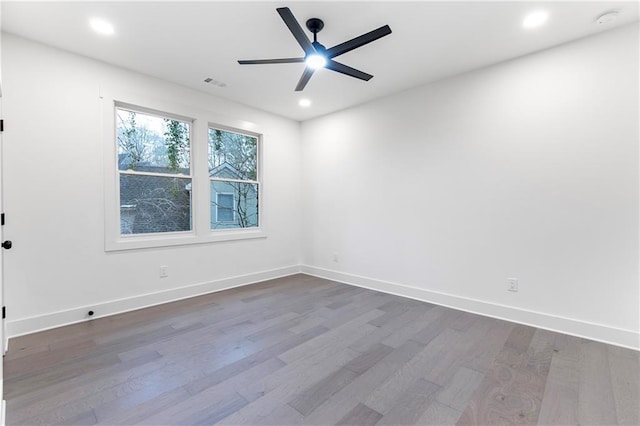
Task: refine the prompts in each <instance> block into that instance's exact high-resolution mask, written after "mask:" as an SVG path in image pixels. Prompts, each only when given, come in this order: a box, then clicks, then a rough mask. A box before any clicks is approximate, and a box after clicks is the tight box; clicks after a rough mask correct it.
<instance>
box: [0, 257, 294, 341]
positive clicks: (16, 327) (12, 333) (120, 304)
mask: <svg viewBox="0 0 640 426" xmlns="http://www.w3.org/2000/svg"><path fill="white" fill-rule="evenodd" d="M299 272H300V266H299V265H295V266H288V267H284V268H278V269H272V270H268V271H261V272H256V273H252V274H247V275H239V276H235V277H231V278H224V279H220V280H215V281H210V282H206V283H199V284H193V285H189V286H185V287H179V288H175V289H171V290H166V291H160V292H157V293H149V294H143V295H140V296H134V297H130V298H126V299H119V300H113V301H110V302H104V303H98V304H96V305H91V306H80V307H77V308H73V309H68V310H64V311H59V312H52V313H48V314H44V315H38V316H34V317H29V318H21V319H17V320H13V321H8V322H7V333H6V334H7V337H9V338H11V337H17V336H22V335H25V334H31V333H35V332H38V331H43V330H48V329H50V328H55V327H61V326H63V325H69V324H75V323H78V322H83V321H87V320H88V318H87V311H88V310H89V309H91V310H93V311H94V312H95V315H94V316H93V317H92V319H96V318H100V317H105V316H109V315H114V314H119V313H122V312H128V311H133V310H136V309H142V308H147V307H149V306H154V305H159V304H162V303H167V302H174V301H176V300H181V299H187V298H190V297H194V296H200V295H202V294H207V293H213V292H217V291H222V290H227V289H230V288H234V287H241V286H245V285H248V284H255V283H258V282H261V281H267V280H271V279H274V278H281V277H285V276H288V275H293V274H297V273H299Z"/></svg>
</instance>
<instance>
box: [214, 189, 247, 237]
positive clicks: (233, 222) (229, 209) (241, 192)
mask: <svg viewBox="0 0 640 426" xmlns="http://www.w3.org/2000/svg"><path fill="white" fill-rule="evenodd" d="M256 226H258V185H257V184H254V183H239V182H226V181H211V229H228V228H251V227H256Z"/></svg>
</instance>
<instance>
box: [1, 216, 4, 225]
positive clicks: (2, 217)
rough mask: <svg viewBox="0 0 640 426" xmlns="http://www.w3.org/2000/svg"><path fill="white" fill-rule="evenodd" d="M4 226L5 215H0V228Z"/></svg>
mask: <svg viewBox="0 0 640 426" xmlns="http://www.w3.org/2000/svg"><path fill="white" fill-rule="evenodd" d="M2 225H4V213H0V226H2Z"/></svg>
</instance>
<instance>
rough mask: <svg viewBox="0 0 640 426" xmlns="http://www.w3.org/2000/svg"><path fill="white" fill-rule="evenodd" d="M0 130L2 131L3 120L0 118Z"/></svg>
mask: <svg viewBox="0 0 640 426" xmlns="http://www.w3.org/2000/svg"><path fill="white" fill-rule="evenodd" d="M0 132H4V120H0Z"/></svg>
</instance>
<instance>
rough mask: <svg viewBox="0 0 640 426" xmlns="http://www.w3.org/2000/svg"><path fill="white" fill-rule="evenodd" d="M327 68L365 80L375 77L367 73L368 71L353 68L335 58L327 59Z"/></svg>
mask: <svg viewBox="0 0 640 426" xmlns="http://www.w3.org/2000/svg"><path fill="white" fill-rule="evenodd" d="M325 68H327V69H330V70H332V71H336V72H339V73H340V74H344V75H348V76H350V77H355V78H359V79H360V80H364V81H369V80H371V79H372V78H373V76H372V75H371V74H367V73H366V72H362V71H360V70H357V69H355V68H351V67H350V66H347V65H345V64H341V63H340V62H336V61H334V60H333V59H329V60H328V61H327V65H325Z"/></svg>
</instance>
